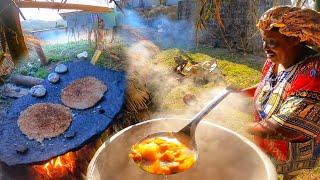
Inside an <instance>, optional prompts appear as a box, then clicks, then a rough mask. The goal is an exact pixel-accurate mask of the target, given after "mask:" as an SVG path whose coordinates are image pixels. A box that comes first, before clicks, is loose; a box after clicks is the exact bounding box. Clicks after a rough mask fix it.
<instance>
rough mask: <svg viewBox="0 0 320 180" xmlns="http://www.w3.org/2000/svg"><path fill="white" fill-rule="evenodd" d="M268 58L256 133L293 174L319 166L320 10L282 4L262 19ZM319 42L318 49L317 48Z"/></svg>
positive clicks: (257, 93) (258, 91)
mask: <svg viewBox="0 0 320 180" xmlns="http://www.w3.org/2000/svg"><path fill="white" fill-rule="evenodd" d="M257 27H258V28H259V29H260V31H261V35H262V40H263V49H264V51H265V53H266V55H267V60H266V62H265V65H264V67H263V70H262V80H261V82H260V83H259V84H258V85H256V86H254V87H251V88H248V89H245V90H244V92H246V93H250V92H254V102H255V109H256V112H255V121H254V122H253V123H252V124H251V126H250V132H251V133H252V134H254V135H255V141H256V143H257V145H259V146H260V147H261V148H262V149H263V150H264V151H265V152H266V153H267V154H269V155H270V156H271V157H272V159H273V160H275V163H276V169H277V172H278V173H280V174H284V178H285V179H291V178H292V177H293V176H294V174H296V172H297V171H298V170H300V169H308V168H313V167H315V166H316V165H317V161H318V160H319V158H318V157H319V154H320V55H319V54H318V53H317V51H315V49H316V48H317V47H320V14H319V13H317V12H316V11H313V10H310V9H301V8H296V7H287V6H279V7H274V8H272V9H270V10H268V11H267V12H265V14H264V15H263V16H262V17H261V18H260V20H259V23H258V24H257ZM312 47H315V48H312Z"/></svg>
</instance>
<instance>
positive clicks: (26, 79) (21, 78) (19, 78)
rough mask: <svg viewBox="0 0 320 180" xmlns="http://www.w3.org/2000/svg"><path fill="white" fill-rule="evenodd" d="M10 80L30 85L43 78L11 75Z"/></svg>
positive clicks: (37, 82) (39, 81) (22, 84)
mask: <svg viewBox="0 0 320 180" xmlns="http://www.w3.org/2000/svg"><path fill="white" fill-rule="evenodd" d="M11 82H12V83H14V84H16V85H20V86H26V87H32V86H35V85H39V84H41V83H43V79H40V78H35V77H31V76H23V75H15V76H13V77H11Z"/></svg>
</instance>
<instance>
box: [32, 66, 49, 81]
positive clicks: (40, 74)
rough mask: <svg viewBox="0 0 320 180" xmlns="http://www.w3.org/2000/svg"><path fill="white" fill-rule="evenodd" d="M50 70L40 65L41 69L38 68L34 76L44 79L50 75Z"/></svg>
mask: <svg viewBox="0 0 320 180" xmlns="http://www.w3.org/2000/svg"><path fill="white" fill-rule="evenodd" d="M48 74H49V71H48V70H47V69H45V68H43V67H40V68H39V69H37V71H36V72H35V73H34V76H35V77H37V78H41V79H44V78H46V77H47V76H48Z"/></svg>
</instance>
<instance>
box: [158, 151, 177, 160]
mask: <svg viewBox="0 0 320 180" xmlns="http://www.w3.org/2000/svg"><path fill="white" fill-rule="evenodd" d="M174 158H175V157H174V152H173V151H169V150H168V151H166V152H165V153H164V154H162V156H161V158H160V160H161V161H164V162H172V161H173V160H174Z"/></svg>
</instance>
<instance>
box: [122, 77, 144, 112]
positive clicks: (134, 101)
mask: <svg viewBox="0 0 320 180" xmlns="http://www.w3.org/2000/svg"><path fill="white" fill-rule="evenodd" d="M149 102H150V94H149V92H148V90H147V87H146V83H145V82H144V79H143V78H142V77H141V76H139V75H137V74H132V75H129V77H128V87H127V92H126V108H127V110H128V111H130V112H132V113H138V112H139V111H141V110H147V109H148V103H149Z"/></svg>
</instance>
